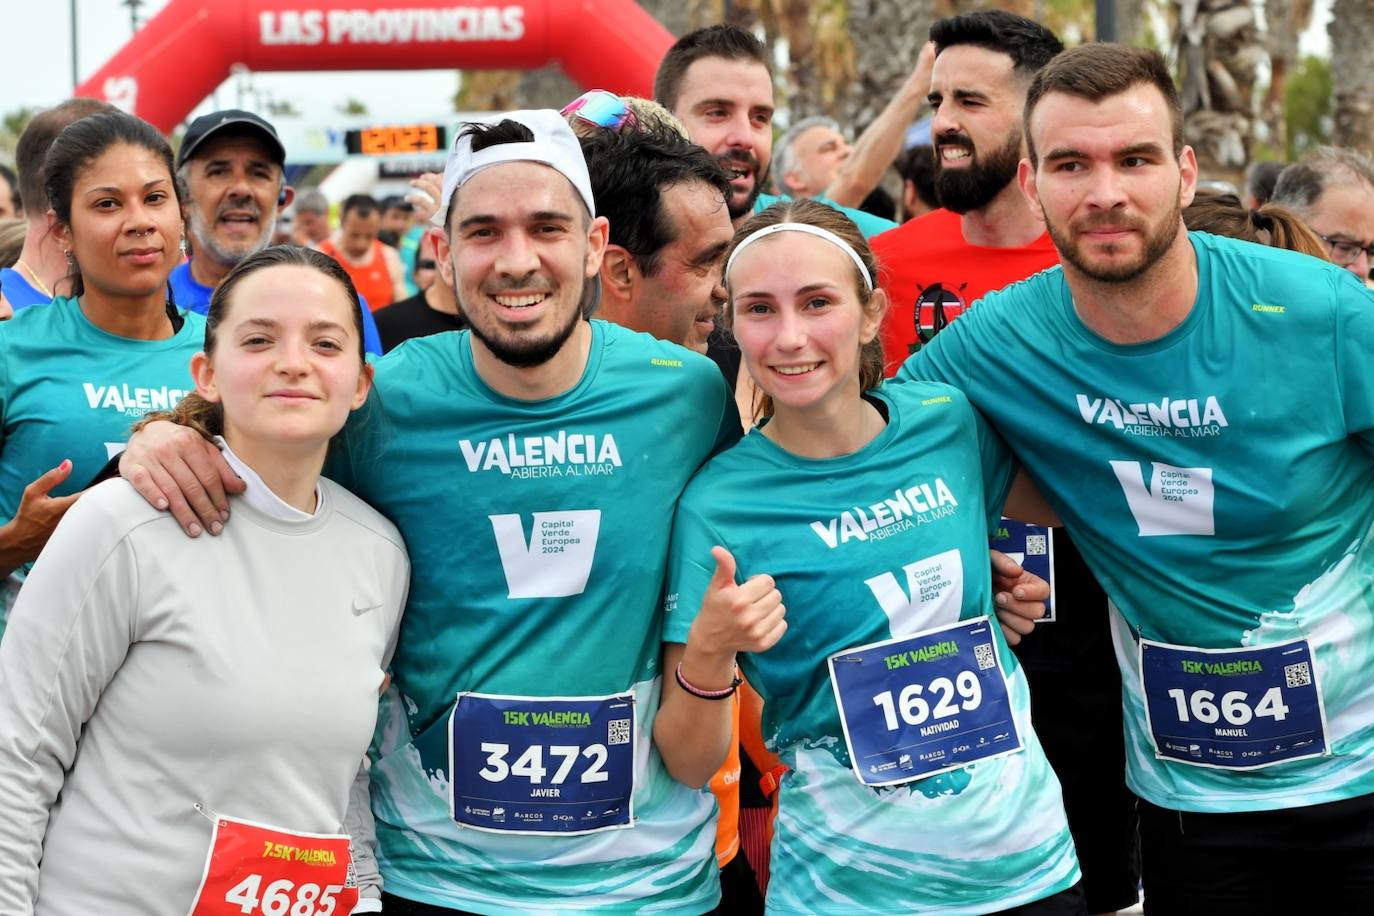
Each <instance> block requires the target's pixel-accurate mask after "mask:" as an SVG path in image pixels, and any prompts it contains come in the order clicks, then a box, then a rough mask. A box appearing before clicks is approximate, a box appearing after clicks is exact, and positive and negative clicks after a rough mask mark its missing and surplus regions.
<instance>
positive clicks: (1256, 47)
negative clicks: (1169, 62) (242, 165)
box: [1174, 0, 1267, 182]
mask: <svg viewBox="0 0 1374 916" xmlns="http://www.w3.org/2000/svg"><path fill="white" fill-rule="evenodd" d="M1174 5H1175V7H1176V12H1177V17H1178V31H1177V36H1176V37H1177V42H1178V47H1179V55H1178V57H1179V69H1180V70H1181V75H1182V79H1183V89H1182V92H1181V93H1180V95H1181V101H1182V103H1183V116H1184V124H1185V128H1184V130H1185V134H1186V139H1187V141H1188V143H1189V144H1191V145H1192V147H1193V148H1194V149H1195V150H1196V151H1197V155H1198V165H1199V167H1200V169H1201V172H1202V175H1203V177H1205V178H1224V179H1229V180H1231V181H1234V182H1239V181H1240V179H1241V177H1242V176H1243V174H1244V170H1245V167H1246V165H1247V163H1249V161H1250V151H1251V149H1252V148H1253V146H1254V136H1255V122H1256V114H1255V103H1254V95H1255V77H1256V71H1257V69H1258V67H1259V64H1260V62H1261V61H1263V60H1264V59H1265V58H1266V57H1267V53H1266V50H1265V46H1264V43H1263V41H1262V40H1261V37H1260V33H1259V28H1258V24H1257V23H1256V22H1255V13H1254V8H1253V7H1252V6H1251V3H1250V0H1174Z"/></svg>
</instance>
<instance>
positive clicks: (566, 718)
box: [449, 693, 637, 836]
mask: <svg viewBox="0 0 1374 916" xmlns="http://www.w3.org/2000/svg"><path fill="white" fill-rule="evenodd" d="M636 740H637V731H636V729H635V701H634V695H633V694H629V693H626V694H618V695H614V696H608V697H510V696H494V695H491V694H480V693H460V694H459V695H458V702H457V704H456V705H454V707H453V715H452V716H451V717H450V720H449V774H450V779H449V785H450V786H451V801H452V805H453V819H454V820H455V821H457V822H458V823H459V824H461V825H463V826H465V827H473V828H476V829H478V830H490V831H494V832H497V833H531V834H543V835H553V836H565V835H570V834H579V833H595V832H597V831H601V830H618V829H621V828H624V827H631V826H633V825H634V809H633V797H634V767H635V742H636Z"/></svg>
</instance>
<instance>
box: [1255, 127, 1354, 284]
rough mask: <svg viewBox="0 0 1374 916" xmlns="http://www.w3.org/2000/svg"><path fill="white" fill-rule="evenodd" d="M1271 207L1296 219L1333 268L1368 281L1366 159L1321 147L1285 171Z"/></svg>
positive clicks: (1349, 150) (1345, 151)
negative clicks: (1313, 237)
mask: <svg viewBox="0 0 1374 916" xmlns="http://www.w3.org/2000/svg"><path fill="white" fill-rule="evenodd" d="M1271 202H1272V203H1276V204H1280V205H1282V206H1285V207H1287V208H1288V209H1290V210H1292V211H1293V212H1295V213H1297V214H1298V216H1299V217H1301V218H1302V220H1303V222H1305V223H1307V225H1308V227H1309V228H1311V230H1312V231H1313V232H1315V233H1316V234H1317V237H1318V238H1320V239H1321V240H1322V241H1323V242H1324V243H1325V244H1326V248H1327V251H1328V252H1329V254H1330V257H1331V262H1332V263H1333V264H1337V265H1339V266H1341V267H1344V268H1345V269H1346V270H1348V271H1350V272H1351V273H1353V274H1355V276H1357V277H1359V278H1360V279H1361V280H1364V281H1365V282H1368V281H1369V271H1370V268H1371V267H1374V160H1371V159H1370V157H1369V156H1368V155H1366V154H1365V153H1362V152H1359V151H1357V150H1353V149H1343V148H1341V147H1335V146H1323V147H1319V148H1318V149H1316V150H1315V151H1313V152H1312V153H1310V154H1309V155H1308V156H1306V157H1304V158H1303V160H1302V161H1301V162H1298V163H1296V164H1294V165H1290V166H1289V167H1288V168H1286V169H1284V170H1283V172H1282V174H1280V175H1279V180H1278V184H1276V185H1275V186H1274V196H1273V198H1272V201H1271Z"/></svg>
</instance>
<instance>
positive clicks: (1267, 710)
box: [1169, 687, 1288, 726]
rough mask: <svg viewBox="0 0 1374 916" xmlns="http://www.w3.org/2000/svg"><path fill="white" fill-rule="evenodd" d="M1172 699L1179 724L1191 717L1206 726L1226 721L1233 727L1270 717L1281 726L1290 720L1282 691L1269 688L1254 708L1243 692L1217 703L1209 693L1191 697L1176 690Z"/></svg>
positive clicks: (1194, 693)
mask: <svg viewBox="0 0 1374 916" xmlns="http://www.w3.org/2000/svg"><path fill="white" fill-rule="evenodd" d="M1169 697H1170V699H1172V700H1173V701H1174V705H1175V706H1177V707H1178V721H1180V722H1187V721H1189V718H1188V715H1189V713H1192V717H1193V718H1194V719H1196V720H1197V721H1199V722H1201V723H1203V724H1204V725H1211V724H1212V723H1214V722H1216V721H1217V720H1218V719H1223V718H1224V719H1225V720H1226V721H1227V722H1229V723H1230V724H1232V725H1236V726H1240V725H1246V724H1248V723H1249V722H1250V720H1251V719H1255V718H1258V717H1261V716H1268V717H1269V718H1272V719H1273V720H1274V721H1275V722H1282V721H1283V720H1284V719H1286V718H1288V707H1287V706H1286V705H1285V704H1284V702H1283V691H1282V690H1281V689H1280V688H1278V687H1270V688H1269V689H1268V690H1266V691H1265V692H1264V694H1263V695H1262V696H1261V697H1260V698H1259V702H1258V703H1256V704H1255V705H1254V707H1253V708H1252V707H1251V706H1250V704H1249V702H1248V701H1249V694H1247V693H1246V692H1245V691H1244V690H1230V691H1227V692H1226V693H1223V694H1222V695H1221V700H1220V701H1219V702H1218V701H1217V695H1216V694H1215V693H1213V692H1212V691H1210V690H1194V691H1192V692H1191V693H1189V692H1187V691H1185V690H1184V689H1183V688H1181V687H1173V688H1171V689H1170V690H1169Z"/></svg>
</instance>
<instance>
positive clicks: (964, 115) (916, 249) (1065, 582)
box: [873, 10, 1140, 913]
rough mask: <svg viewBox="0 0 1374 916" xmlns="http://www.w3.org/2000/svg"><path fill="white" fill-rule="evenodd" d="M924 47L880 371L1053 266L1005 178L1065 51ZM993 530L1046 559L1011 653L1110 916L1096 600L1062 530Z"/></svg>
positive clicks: (968, 26)
mask: <svg viewBox="0 0 1374 916" xmlns="http://www.w3.org/2000/svg"><path fill="white" fill-rule="evenodd" d="M930 38H931V41H932V42H934V44H935V48H936V54H937V56H936V58H935V67H934V69H933V71H932V85H931V88H930V102H931V107H932V109H933V120H932V122H931V136H932V141H933V144H934V148H935V180H936V190H937V192H938V194H939V196H940V202H941V204H943V207H944V209H939V210H935V211H932V212H931V213H928V214H926V215H925V216H922V217H919V218H917V219H914V220H912V221H910V222H908V223H906V224H904V225H903V226H902V227H901V228H898V229H894V230H893V231H891V232H887V233H884V234H883V235H880V236H878V237H877V238H876V239H874V241H873V250H874V252H875V253H876V254H877V255H878V257H879V260H880V262H881V263H882V264H883V266H884V268H885V274H886V279H885V280H884V286H885V287H886V289H887V290H888V296H889V303H890V304H889V306H888V311H887V315H886V316H885V318H884V327H883V336H884V345H885V349H886V355H887V359H888V367H889V372H894V371H896V369H897V368H898V366H900V364H901V362H902V360H904V359H905V358H906V357H907V356H908V355H909V354H910V353H911V352H912V351H913V350H915V349H919V347H920V345H921V342H922V341H923V340H929V339H931V337H933V335H934V334H935V332H936V331H939V330H940V329H941V328H942V327H944V326H945V325H946V324H947V323H948V322H950V321H953V320H954V319H955V318H957V317H958V316H959V315H960V314H962V313H963V312H964V309H965V308H967V307H968V306H969V305H970V304H972V303H973V302H974V300H976V299H979V298H981V297H982V296H983V295H985V294H986V293H987V292H989V291H990V290H993V289H998V288H1000V287H1002V286H1005V285H1006V284H1008V283H1012V282H1014V281H1016V280H1021V279H1024V278H1026V277H1028V276H1030V275H1031V274H1033V273H1035V272H1037V271H1040V270H1044V269H1046V268H1048V267H1052V266H1054V265H1055V264H1056V263H1058V255H1057V253H1056V252H1055V249H1054V245H1053V244H1052V242H1051V239H1050V236H1049V235H1048V234H1047V233H1046V231H1045V224H1044V223H1043V222H1042V221H1041V220H1040V218H1039V216H1038V215H1037V214H1036V213H1034V212H1033V211H1032V210H1031V209H1030V207H1028V206H1027V205H1026V200H1025V197H1024V196H1023V195H1022V194H1021V189H1020V187H1018V186H1017V183H1016V170H1017V164H1018V163H1019V162H1020V159H1021V156H1022V155H1023V152H1024V143H1023V140H1022V130H1021V112H1022V109H1023V108H1024V107H1025V101H1026V89H1027V88H1028V87H1029V85H1030V81H1031V79H1032V78H1034V76H1035V74H1036V73H1037V72H1038V71H1039V70H1040V68H1041V67H1043V66H1044V65H1045V64H1047V63H1048V62H1049V61H1050V60H1051V59H1052V58H1053V57H1054V56H1055V55H1056V54H1058V53H1059V52H1060V51H1062V50H1063V45H1062V44H1060V42H1059V39H1058V38H1056V37H1055V35H1054V33H1052V32H1051V31H1049V30H1048V29H1046V28H1045V27H1044V26H1042V25H1039V24H1038V23H1035V22H1032V21H1030V20H1029V19H1024V18H1022V17H1020V16H1017V15H1014V14H1012V13H1007V12H1003V11H1001V10H983V11H980V12H974V13H966V14H963V15H960V16H953V17H951V18H948V19H942V20H940V21H938V22H936V23H935V24H934V26H932V28H931V30H930ZM1012 333H1014V330H1013V331H1012ZM1005 527H1006V530H1007V533H1008V535H1009V536H1010V535H1011V534H1012V533H1013V532H1014V533H1015V535H1016V538H1015V542H1011V543H1009V542H1003V541H999V542H997V545H996V546H998V547H999V548H1000V549H1002V550H1005V551H1010V552H1011V553H1013V554H1016V553H1022V552H1029V549H1028V542H1029V543H1036V542H1037V541H1038V542H1040V543H1043V544H1044V545H1045V548H1044V549H1045V553H1046V554H1047V555H1048V561H1047V566H1048V568H1049V569H1050V570H1051V574H1050V576H1049V578H1051V579H1052V580H1053V584H1054V601H1053V607H1052V610H1053V614H1054V616H1053V619H1052V620H1047V621H1044V622H1042V623H1039V624H1037V625H1036V626H1035V629H1034V631H1033V632H1031V633H1028V634H1027V635H1026V637H1025V639H1024V640H1023V641H1022V643H1021V645H1018V646H1017V647H1016V655H1017V658H1018V660H1019V661H1020V662H1021V663H1022V665H1023V666H1024V667H1025V669H1026V675H1027V678H1028V679H1029V681H1030V685H1031V692H1032V694H1033V695H1034V697H1035V701H1036V702H1035V703H1034V704H1033V705H1032V716H1033V719H1034V722H1035V729H1036V734H1037V735H1039V736H1040V742H1041V744H1042V745H1043V746H1044V748H1045V753H1046V755H1047V756H1048V757H1049V760H1050V764H1051V766H1053V767H1054V769H1055V772H1056V773H1057V774H1058V775H1059V781H1060V783H1061V784H1062V785H1063V790H1064V809H1065V812H1066V813H1067V814H1068V816H1069V828H1070V830H1071V831H1072V832H1073V835H1074V842H1075V844H1076V846H1077V847H1078V851H1079V861H1080V864H1081V866H1082V869H1083V892H1084V897H1085V898H1086V899H1087V904H1088V911H1089V912H1090V913H1112V912H1115V911H1116V910H1119V909H1123V908H1125V907H1128V906H1131V905H1132V904H1134V903H1135V902H1136V897H1137V885H1138V882H1139V879H1140V863H1139V854H1138V850H1137V839H1136V823H1135V816H1134V810H1135V802H1136V799H1135V796H1134V795H1132V794H1131V792H1130V791H1129V790H1128V789H1127V788H1126V786H1125V784H1124V782H1123V777H1122V772H1123V770H1124V768H1125V760H1124V755H1125V748H1124V744H1123V739H1122V724H1121V701H1120V692H1121V682H1120V677H1119V675H1118V674H1117V671H1116V665H1115V664H1114V662H1113V661H1112V656H1111V633H1110V629H1109V626H1108V620H1107V598H1106V595H1105V594H1104V593H1103V591H1102V587H1101V586H1100V585H1098V583H1097V580H1096V579H1094V578H1093V576H1092V573H1090V572H1089V571H1088V569H1087V567H1086V566H1085V565H1084V563H1083V558H1082V557H1081V556H1080V555H1079V553H1078V549H1077V547H1076V546H1075V545H1074V543H1073V541H1072V540H1071V539H1070V538H1069V536H1068V535H1067V534H1066V533H1065V532H1064V530H1063V529H1062V528H1056V529H1053V530H1047V529H1045V528H1043V527H1038V526H1031V527H1027V526H1020V525H1016V524H1012V525H1007V526H1005ZM1008 541H1010V538H1009V539H1008ZM1037 549H1038V548H1037Z"/></svg>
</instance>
